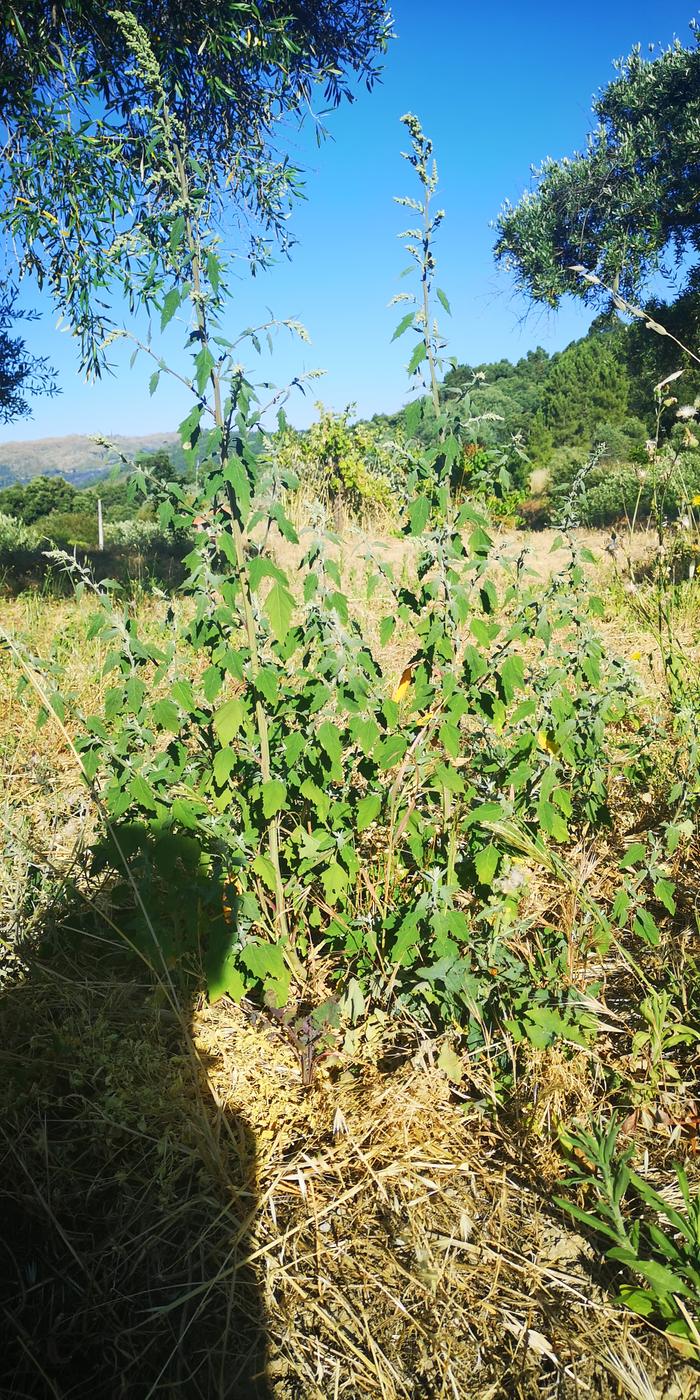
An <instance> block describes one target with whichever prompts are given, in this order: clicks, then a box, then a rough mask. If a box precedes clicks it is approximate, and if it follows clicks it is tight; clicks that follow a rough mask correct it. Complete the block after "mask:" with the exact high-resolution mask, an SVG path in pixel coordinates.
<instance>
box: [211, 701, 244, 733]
mask: <svg viewBox="0 0 700 1400" xmlns="http://www.w3.org/2000/svg"><path fill="white" fill-rule="evenodd" d="M244 719H245V705H244V704H243V701H242V700H239V699H237V698H236V699H234V700H227V701H226V704H225V705H222V706H221V709H219V710H217V711H216V714H215V715H214V718H213V720H212V723H213V726H214V733H215V734H216V736H217V738H218V739H220V740H221V743H222V744H230V742H231V740H232V739H233V737H234V735H236V734H237V733H238V731H239V729H240V727H241V725H242V723H243V721H244Z"/></svg>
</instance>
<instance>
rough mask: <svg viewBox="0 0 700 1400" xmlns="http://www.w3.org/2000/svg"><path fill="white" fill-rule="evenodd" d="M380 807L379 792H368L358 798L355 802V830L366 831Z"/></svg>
mask: <svg viewBox="0 0 700 1400" xmlns="http://www.w3.org/2000/svg"><path fill="white" fill-rule="evenodd" d="M381 809H382V798H381V793H378V792H370V793H368V794H367V796H366V797H362V798H360V801H359V802H358V804H357V817H356V819H357V830H358V831H366V830H367V827H368V826H371V824H372V822H373V821H374V820H375V818H376V817H378V816H379V813H380V811H381Z"/></svg>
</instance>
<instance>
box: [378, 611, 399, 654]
mask: <svg viewBox="0 0 700 1400" xmlns="http://www.w3.org/2000/svg"><path fill="white" fill-rule="evenodd" d="M395 627H396V618H395V617H383V618H382V620H381V622H380V624H379V643H380V646H383V647H385V646H386V644H387V642H390V641H391V638H392V637H393V635H394V628H395Z"/></svg>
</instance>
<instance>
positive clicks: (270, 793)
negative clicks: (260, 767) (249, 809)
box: [262, 778, 287, 820]
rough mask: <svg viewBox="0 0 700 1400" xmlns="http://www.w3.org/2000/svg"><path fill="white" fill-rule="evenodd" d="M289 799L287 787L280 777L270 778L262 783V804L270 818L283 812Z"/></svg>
mask: <svg viewBox="0 0 700 1400" xmlns="http://www.w3.org/2000/svg"><path fill="white" fill-rule="evenodd" d="M286 800H287V787H286V784H285V783H282V782H280V780H279V778H270V779H269V780H268V782H266V783H263V785H262V804H263V812H264V814H265V816H266V817H267V818H268V820H269V819H270V817H274V816H275V815H276V814H277V812H281V810H282V808H283V807H284V804H285V802H286Z"/></svg>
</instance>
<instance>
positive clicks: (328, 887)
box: [321, 860, 350, 904]
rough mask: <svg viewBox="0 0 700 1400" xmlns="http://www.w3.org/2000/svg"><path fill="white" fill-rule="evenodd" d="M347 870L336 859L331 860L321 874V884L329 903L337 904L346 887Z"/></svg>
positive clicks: (347, 880) (347, 879)
mask: <svg viewBox="0 0 700 1400" xmlns="http://www.w3.org/2000/svg"><path fill="white" fill-rule="evenodd" d="M349 879H350V877H349V875H348V872H347V870H345V869H344V867H343V866H342V865H340V864H339V862H338V861H337V860H333V861H331V863H330V865H329V866H327V867H326V869H325V870H324V871H323V873H322V875H321V884H322V885H323V889H324V892H325V895H326V899H327V900H328V903H329V904H337V902H338V900H339V899H340V898H341V896H342V895H343V894H344V893H345V890H346V889H347V887H348V882H349Z"/></svg>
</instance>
